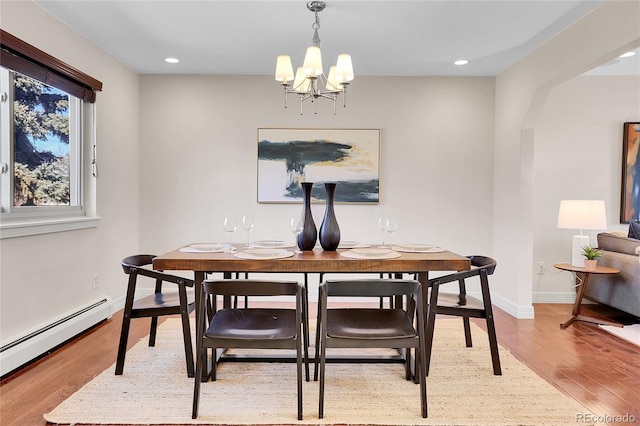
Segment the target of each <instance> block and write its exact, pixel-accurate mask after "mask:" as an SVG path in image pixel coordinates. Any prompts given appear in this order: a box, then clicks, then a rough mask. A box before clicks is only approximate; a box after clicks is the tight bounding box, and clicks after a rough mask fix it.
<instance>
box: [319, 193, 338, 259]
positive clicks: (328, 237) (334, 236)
mask: <svg viewBox="0 0 640 426" xmlns="http://www.w3.org/2000/svg"><path fill="white" fill-rule="evenodd" d="M324 188H325V190H326V192H327V207H326V210H325V211H324V219H323V220H322V225H320V245H321V246H322V248H323V249H324V250H325V251H336V249H337V248H338V244H340V227H339V226H338V221H337V220H336V213H335V211H334V209H333V193H334V192H335V190H336V184H335V183H325V184H324Z"/></svg>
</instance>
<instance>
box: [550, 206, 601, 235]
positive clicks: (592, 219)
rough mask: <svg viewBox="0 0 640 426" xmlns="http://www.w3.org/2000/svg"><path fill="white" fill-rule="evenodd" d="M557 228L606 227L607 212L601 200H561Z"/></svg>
mask: <svg viewBox="0 0 640 426" xmlns="http://www.w3.org/2000/svg"><path fill="white" fill-rule="evenodd" d="M558 228H563V229H607V214H606V211H605V207H604V201H602V200H562V201H560V210H559V212H558Z"/></svg>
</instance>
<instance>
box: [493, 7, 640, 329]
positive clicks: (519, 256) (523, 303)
mask: <svg viewBox="0 0 640 426" xmlns="http://www.w3.org/2000/svg"><path fill="white" fill-rule="evenodd" d="M638 16H640V2H626V1H608V2H606V3H604V4H603V5H602V6H600V7H599V8H598V9H596V10H594V11H593V12H592V13H590V14H589V15H587V16H586V17H584V18H583V19H581V20H580V21H578V22H577V23H576V24H574V25H573V26H571V27H569V28H568V29H566V30H565V31H563V32H561V33H560V34H558V35H557V36H556V37H554V38H553V39H551V40H549V41H548V42H547V43H545V44H544V45H542V46H541V47H540V48H538V49H537V50H536V51H534V52H533V53H532V54H531V55H529V56H527V57H526V58H524V59H523V60H521V61H520V62H518V63H517V64H515V65H513V66H512V67H510V68H509V69H508V70H506V71H505V72H503V73H502V74H500V75H499V76H498V77H497V78H496V95H495V96H496V109H495V115H496V127H495V134H496V141H495V149H494V152H495V162H494V166H495V169H494V173H495V175H494V176H495V180H494V189H493V193H494V217H493V222H494V235H493V244H494V253H495V255H496V256H497V258H498V259H500V260H501V261H502V265H503V268H502V272H503V274H502V275H499V276H496V277H495V279H494V280H493V283H494V284H493V289H494V293H497V296H498V297H496V298H494V299H493V300H494V301H496V303H498V304H499V305H500V304H502V305H503V306H505V305H506V306H507V311H508V312H510V313H512V314H513V315H515V316H517V317H519V318H525V317H533V306H532V296H533V275H534V268H533V266H534V255H533V241H534V239H533V238H534V236H533V232H534V228H533V226H534V225H533V223H534V216H533V215H534V198H533V197H534V196H533V193H534V187H535V186H534V185H535V182H534V146H535V143H536V138H537V136H536V134H535V131H534V129H535V125H536V120H537V119H538V116H539V114H540V111H542V109H543V107H544V104H545V102H546V100H547V97H548V93H549V91H550V90H551V88H552V87H554V86H556V85H557V84H559V83H561V82H564V81H566V80H568V79H570V78H573V77H575V76H577V75H580V74H582V73H583V72H585V71H588V70H590V69H591V68H593V67H595V66H597V65H600V64H603V63H605V62H606V61H608V60H610V59H613V58H615V57H616V56H618V55H619V54H621V53H623V52H625V51H627V50H631V49H635V48H637V47H638V45H640V26H639V25H638ZM559 184H560V182H559Z"/></svg>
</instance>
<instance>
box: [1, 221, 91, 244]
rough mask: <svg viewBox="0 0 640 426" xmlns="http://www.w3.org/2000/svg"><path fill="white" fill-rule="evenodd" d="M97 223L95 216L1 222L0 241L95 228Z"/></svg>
mask: <svg viewBox="0 0 640 426" xmlns="http://www.w3.org/2000/svg"><path fill="white" fill-rule="evenodd" d="M99 221H100V217H97V216H94V217H87V216H74V217H64V218H38V219H21V220H3V221H2V222H0V239H5V238H16V237H26V236H29V235H40V234H51V233H53V232H65V231H75V230H78V229H87V228H95V227H96V226H98V222H99Z"/></svg>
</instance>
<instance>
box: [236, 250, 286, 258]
mask: <svg viewBox="0 0 640 426" xmlns="http://www.w3.org/2000/svg"><path fill="white" fill-rule="evenodd" d="M244 252H245V253H248V254H250V255H252V256H256V257H271V256H278V255H281V254H283V253H288V250H285V249H273V248H252V249H246V250H244Z"/></svg>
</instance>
